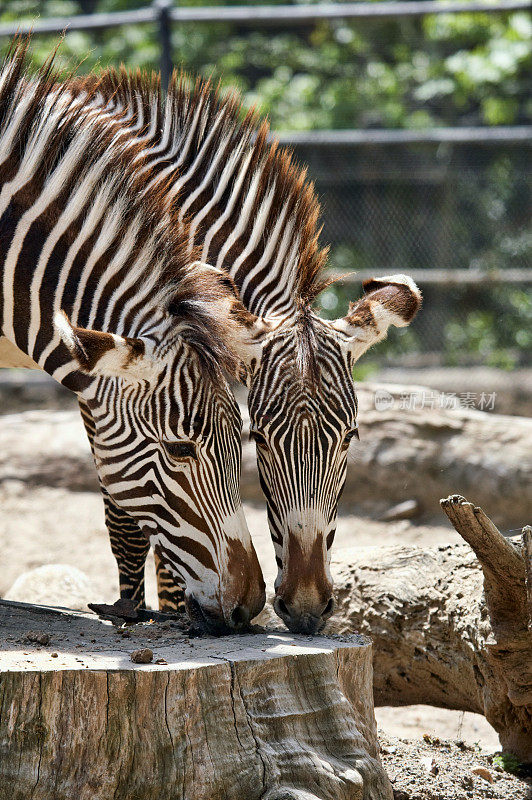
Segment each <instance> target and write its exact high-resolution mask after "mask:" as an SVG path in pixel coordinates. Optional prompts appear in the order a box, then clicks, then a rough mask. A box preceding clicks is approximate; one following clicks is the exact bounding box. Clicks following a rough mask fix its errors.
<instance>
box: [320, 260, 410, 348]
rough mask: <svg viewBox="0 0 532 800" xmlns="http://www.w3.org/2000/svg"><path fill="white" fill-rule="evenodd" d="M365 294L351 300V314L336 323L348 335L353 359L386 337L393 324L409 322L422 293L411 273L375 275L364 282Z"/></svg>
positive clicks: (348, 343) (400, 324) (341, 331)
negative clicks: (382, 276) (352, 301)
mask: <svg viewBox="0 0 532 800" xmlns="http://www.w3.org/2000/svg"><path fill="white" fill-rule="evenodd" d="M362 287H363V289H364V297H362V298H361V299H360V300H357V302H355V303H351V304H350V306H349V313H348V314H347V316H345V317H343V318H341V319H337V320H335V321H334V322H333V328H334V329H335V330H337V331H339V332H340V333H342V334H344V336H345V337H346V338H345V339H344V342H345V347H346V349H347V350H348V352H349V353H350V355H351V359H352V361H357V360H358V359H359V358H360V356H361V355H363V354H364V353H365V352H366V350H368V349H369V348H370V347H372V346H373V345H374V344H376V343H377V342H379V341H381V340H382V339H384V338H385V337H386V334H387V333H388V328H389V327H390V325H395V326H396V327H397V328H403V327H405V326H406V325H409V324H410V323H411V322H412V320H413V319H414V317H415V316H416V314H417V312H418V311H419V308H420V307H421V292H420V291H419V289H418V287H417V286H416V284H415V283H414V281H413V280H412V278H409V277H408V275H390V276H386V277H384V278H372V279H370V280H367V281H364V283H363V284H362Z"/></svg>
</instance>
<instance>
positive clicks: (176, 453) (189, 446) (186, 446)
mask: <svg viewBox="0 0 532 800" xmlns="http://www.w3.org/2000/svg"><path fill="white" fill-rule="evenodd" d="M163 444H164V448H165V450H166V452H167V453H168V455H169V456H171V457H172V458H173V459H175V460H176V461H186V460H187V459H190V458H193V459H197V457H198V454H197V452H196V445H195V444H194V443H193V442H186V441H181V442H163Z"/></svg>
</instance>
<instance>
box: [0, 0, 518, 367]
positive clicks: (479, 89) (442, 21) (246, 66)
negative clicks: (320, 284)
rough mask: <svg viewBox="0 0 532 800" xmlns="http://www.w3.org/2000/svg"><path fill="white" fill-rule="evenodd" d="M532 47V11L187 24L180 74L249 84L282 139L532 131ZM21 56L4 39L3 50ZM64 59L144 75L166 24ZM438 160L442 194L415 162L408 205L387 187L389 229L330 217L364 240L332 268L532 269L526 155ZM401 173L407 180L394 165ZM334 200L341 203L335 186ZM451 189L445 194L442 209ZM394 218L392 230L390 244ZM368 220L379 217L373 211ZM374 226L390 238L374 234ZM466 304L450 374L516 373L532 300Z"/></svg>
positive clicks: (177, 34) (66, 6)
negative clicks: (469, 162) (444, 128)
mask: <svg viewBox="0 0 532 800" xmlns="http://www.w3.org/2000/svg"><path fill="white" fill-rule="evenodd" d="M240 2H241V0H184V3H183V4H184V5H185V4H186V5H187V6H204V5H209V6H212V5H219V6H222V5H235V4H239V3H240ZM264 2H268V3H271V4H273V5H276V4H281V3H282V2H283V0H252V1H251V2H248V5H261V4H263V3H264ZM296 2H297V0H296ZM144 4H146V0H5V2H4V4H3V5H1V6H0V21H3V22H5V21H16V22H19V21H21V20H32V19H35V18H37V17H41V18H45V17H50V16H69V15H75V14H79V13H92V12H95V11H121V10H126V9H132V8H137V7H138V6H139V5H144ZM57 38H58V37H57V36H37V37H35V38H34V41H33V45H32V51H33V60H34V63H35V65H36V66H38V65H40V64H42V62H43V61H44V60H45V58H46V57H47V56H48V55H49V53H50V51H51V50H52V49H53V47H54V45H55V43H56V42H57ZM531 42H532V21H531V18H530V15H528V14H527V13H525V12H504V13H502V12H497V13H490V14H488V13H470V14H443V15H433V16H430V15H429V16H424V17H419V18H413V17H412V18H402V19H401V18H394V19H373V20H350V21H346V20H338V21H335V22H328V21H324V22H320V23H319V24H316V25H310V26H305V27H302V28H299V29H295V28H283V27H278V28H275V27H271V28H264V27H258V28H256V29H254V30H253V29H249V30H248V29H238V28H237V27H236V26H233V25H229V24H222V23H216V24H186V25H174V26H173V28H172V46H173V60H174V64H175V65H176V66H182V67H183V68H184V69H185V70H187V71H188V72H190V73H194V74H196V73H199V74H201V75H204V76H210V77H212V78H213V79H214V80H220V81H221V84H222V86H223V87H237V88H238V89H239V90H240V91H241V92H242V94H243V96H244V102H245V104H246V105H248V106H250V105H256V106H257V107H258V109H259V110H260V111H261V113H263V114H267V115H269V117H270V120H271V123H272V127H274V128H275V129H277V130H307V129H341V128H372V127H388V128H389V127H391V128H419V127H426V126H441V125H450V126H453V125H478V124H484V125H510V124H523V123H527V122H529V121H530V118H531V116H532V99H531V96H530V92H529V80H530V74H531V72H532V47H531ZM6 46H7V43H5V42H0V49H2V50H4V49H5V47H6ZM58 62H59V64H60V65H62V66H63V67H64V68H65V69H68V70H72V69H73V68H76V67H78V65H79V71H80V72H87V71H89V70H91V69H93V68H94V67H95V66H102V67H105V66H107V65H110V64H114V65H118V64H120V63H121V62H122V63H125V64H126V65H127V66H129V67H140V68H143V69H147V70H151V69H158V66H159V43H158V40H157V32H156V29H155V26H154V25H150V24H147V25H139V26H125V27H121V28H115V29H112V30H107V31H96V32H91V33H85V32H82V31H80V32H72V33H69V34H67V36H66V38H65V41H64V42H63V44H62V45H61V48H60V51H59V55H58ZM481 150H482V149H481ZM434 152H435V151H434V150H432V151H431V153H426V154H425V153H424V151H423V152H422V153H421V158H422V159H423V160H422V162H421V164H422V167H421V168H420V167H419V163H420V161H419V153H418V159H417V162H415V159H414V157H413V156H412V158H413V163H414V167H416V168H420V169H421V170H425V171H426V172H427V173H428V172H429V171H430V170H432V173H434V174H435V173H437V174H438V175H440V174H443V175H444V178H443V179H442V181H441V182H440V184H438V185H436V183H433V184H428V183H427V186H429V189H427V190H426V191H427V195H426V197H425V196H423V194H422V192H421V191H420V192H418V195H415V191H414V190H411V189H405V186H406V183H407V181H406V178H405V174H407V173H408V169H409V166H407V167H406V168H405V167H404V166H403V168H402V169H403V172H402V173H401V175H400V176H399V179H398V183H397V186H398V187H400V188H399V189H397V191H398V192H399V190H400V191H401V192H402V194H401V195H399V194H398V195H397V196H396V197H393V196H391V193H390V192H391V191H392V190H396V189H395V188H394V186H393V185H392V181H393V179H390V178H389V177H388V178H386V179H387V180H388V188H385V189H382V187H380V188H379V186H378V185H377V183H374V187H370V188H371V191H369V190H368V193H367V194H368V197H370V195H371V193H372V192H373V195H371V196H372V197H373V200H372V202H376V201H375V197H377V199H378V202H379V203H380V204H381V205H380V207H379V208H378V213H374V214H373V216H374V217H375V219H377V218H378V221H377V222H373V223H372V222H370V223H368V217H367V216H366V217H363V216H362V211H360V217H356V213H357V210H358V209H359V208H362V205H363V204H362V202H360V203H359V206H358V207H357V206H355V204H354V203H353V205H352V206H349V208H348V209H346V208H342V200H343V198H342V196H341V195H340V196H339V198H338V205H337V207H335V208H333V210H332V212H331V213H330V218H329V219H328V220H327V216H326V224H327V227H328V229H331V227H332V225H331V220H332V222H334V216H335V213H336V216H339V214H337V211H338V208H341V210H342V213H343V215H344V217H345V219H346V222H345V223H344V226H345V225H347V226H350V228H351V235H350V236H349V240H347V237H343V239H342V237H340V236H338V237H337V239H336V241H333V246H332V248H331V256H330V264H331V266H332V267H334V268H335V269H338V270H339V271H342V272H350V271H356V270H357V269H378V270H381V269H386V270H388V268H392V269H393V270H394V271H408V270H409V269H419V268H426V267H437V266H444V267H449V266H460V267H470V268H474V269H477V270H478V269H481V270H486V271H490V270H493V269H496V270H500V269H501V268H504V267H507V266H517V267H523V266H524V265H526V264H530V259H531V255H532V234H531V233H530V232H529V231H527V220H526V217H527V209H528V208H529V207H530V194H529V191H530V189H529V185H528V182H527V177H528V171H529V167H527V165H526V151H523V157H522V159H521V161H519V159H516V158H515V157H514V153H512V154H511V155H508V154H507V153H504V152H503V151H502V150H501V154H500V156H498V157H497V158H495V159H491V161H490V162H489V163H488V159H487V160H486V163H480V162H482V159H483V158H484V155H483V153H484V151H482V153H480V154H479V155H478V159H479V164H477V165H473V166H472V167H471V169H469V168H466V167H464V165H463V164H461V163H458V162H457V163H454V162H453V160H452V159H453V157H455V154H456V150H453V151H452V155H449V153H450V152H451V149H450V148H448V150H446V148H445V147H440V148H438V151H437V154H436V156H435V157H434ZM408 155H411V154H408ZM388 156H389V154H388V152H386V153H385V157H386V158H388ZM372 157H373V156H372ZM341 158H343V159H344V161H345V164H342V163H340V160H339V161H338V164H337V165H336V170H337V172H338V173H342V171H345V170H347V169H348V168H351V163H350V162H349V156H345V155H342V156H341ZM430 159H432V161H431V160H430ZM351 161H353V159H352V158H351ZM405 163H407V162H406V161H405ZM416 165H417V166H416ZM355 166H357V165H355ZM477 167H479V168H478V169H477ZM394 168H395V167H394ZM353 169H354V167H353ZM386 169H388V172H389V174H391V172H392V169H391V166H390V165H389V164H388V165H385V171H386ZM397 169H399V167H397ZM446 170H447V171H446ZM445 171H446V172H445ZM479 176H481V177H480V178H479ZM325 177H327V176H325ZM407 177H408V175H407ZM372 180H374V181H375V176H373V178H372ZM401 181H402V183H401ZM352 183H353V185H354V186H356V187H357V191H358V193H359V195H360V198H362V194H363V187H362V184H361V183H360V182H359V180H358V178H357V177H356V176H355V175H354V176H353V179H352ZM325 186H328V184H327V183H326V182H325ZM390 187H391V189H390ZM433 187H434V188H433ZM318 189H319V191H320V192H322V193H323V192H325V191H328V189H323V188H322V187H321V186H320V184H319V180H318ZM379 192H380V194H379ZM437 192H441V195H442V196H441V198H440V196H439V195H437V196H436V194H437ZM329 197H330V193H329ZM329 197H328V198H327V199H329ZM364 199H365V196H364ZM427 201H429V202H430V203H431V204H432V207H433V208H434V213H433V214H432V216H430V214H428V212H427V208H428V206H429V202H427ZM372 208H373V206H372ZM325 211H326V212H327V209H325ZM384 211H385V213H386V214H388V218H387V219H386V230H385V232H384V234H383V232H382V227H383V224H382V220H383V219H384V213H381V212H384ZM364 213H365V214H366V215H367V211H365V212H364ZM372 213H373V212H372ZM371 224H374V225H375V227H377V228H378V227H379V226H380V228H381V230H377V231H376V232H373V231H368V228H369V226H370V225H371ZM452 226H454V227H452ZM460 226H461V227H460ZM450 242H452V244H451V245H450V244H449V243H450ZM350 294H351V292H348V291H346V289H345V288H344V287H342V286H341V285H337V286H333V287H330V288H329V289H328V290H327V291H326V292H325V293H324V294H323V296H322V297H321V299H320V304H319V310H320V313H323V315H324V316H328V317H336V316H341V315H343V314H345V312H346V309H347V304H348V301H349V300H350V299H354V298H353V297H351V296H350ZM447 297H448V295H447V294H445V292H444V291H442V292H441V297H440V300H439V302H440V303H442V299H441V298H443V304H446V303H447V299H446V298H447ZM450 306H452V307H446V308H444V309H442V310H441V314H440V318H439V322H438V321H437V322H435V323H434V325H435V326H436V325H438V330H437V337H438V341H439V342H441V347H442V348H443V350H444V353H445V358H446V360H447V362H448V363H450V364H452V363H462V360H463V358H464V354H471V356H473V357H475V358H478V359H482V360H484V361H485V362H486V363H489V364H494V365H497V366H504V367H507V368H509V367H511V366H512V365H513V364H514V363H515V361H516V358H517V357H518V356H517V355H516V354H519V353H524V352H526V351H528V352H530V350H531V345H532V302H531V298H530V294H529V293H528V292H526V291H525V290H523V289H518V288H516V289H509V288H506V287H503V288H502V289H492V290H489V291H488V290H486V291H484V292H483V294H482V302H481V303H480V302H479V295H478V294H477V295H476V299H475V301H474V302H471V298H469V299H468V298H464V297H462V296H460V297H458V298H456V303H451V304H450ZM432 308H434V305H432ZM429 333H430V331H429ZM434 340H435V337H434V335H432V337H431V336H430V335H427V327H425V328H423V327H422V326H420V325H418V322H417V321H416V322H415V323H414V325H413V326H412V328H408V329H405V330H401V331H396V330H394V331H393V332H392V333H391V334H390V337H389V339H388V341H387V342H386V343H382V344H380V345H379V346H378V347H377V348H375V349H374V350H373V351H372V355H371V356H370V359H374V360H375V359H379V358H380V359H382V358H383V357H388V358H394V357H395V356H397V355H400V354H402V353H404V352H407V351H411V350H412V348H414V349H419V350H424V349H425V350H431V349H434ZM367 363H370V362H367V361H365V364H367ZM369 368H371V367H369ZM357 369H358V368H357Z"/></svg>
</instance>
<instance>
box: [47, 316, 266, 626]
mask: <svg viewBox="0 0 532 800" xmlns="http://www.w3.org/2000/svg"><path fill="white" fill-rule="evenodd" d="M185 305H186V303H181V304H180V303H179V301H177V302H174V303H173V306H172V307H171V308H170V312H171V313H170V314H169V315H168V314H167V315H166V316H165V317H164V318H163V319H161V320H160V322H159V324H156V325H154V324H153V322H152V323H151V326H150V330H149V331H145V332H143V333H140V335H139V336H137V337H134V338H131V337H129V338H124V337H121V336H117V335H115V334H110V333H102V332H100V331H95V330H88V329H86V328H81V327H78V326H75V325H73V324H71V322H70V321H69V319H68V318H67V317H66V315H65V314H63V313H62V312H60V313H58V314H56V316H55V319H54V324H55V328H56V330H57V332H58V333H59V335H60V337H61V339H62V341H63V343H64V344H65V345H66V346H67V348H68V350H69V351H70V355H71V357H72V359H73V360H74V362H75V363H76V365H77V368H78V370H80V372H79V373H76V372H74V373H73V375H74V376H75V375H76V374H79V375H80V377H81V380H83V379H85V380H86V378H85V376H86V375H89V376H91V377H92V378H93V380H92V381H90V382H89V384H88V386H86V387H85V388H82V386H78V387H72V386H70V388H77V390H78V392H79V393H80V394H81V396H82V397H83V399H84V400H85V402H86V404H87V405H88V407H89V409H90V411H91V414H92V417H93V420H94V424H95V436H94V457H95V462H96V467H97V470H98V475H99V478H100V481H101V482H102V484H103V486H104V487H105V489H106V490H107V492H108V493H109V495H110V497H111V498H112V500H113V501H114V502H115V503H116V504H117V505H118V506H119V507H121V508H122V509H124V510H125V511H126V512H127V513H128V514H129V515H130V516H131V517H133V519H134V520H135V521H136V522H137V523H138V525H139V526H140V528H141V529H142V531H143V532H144V533H145V534H146V536H147V537H149V540H150V542H151V544H152V546H153V547H154V549H155V551H156V552H157V553H158V555H159V556H160V558H161V560H162V561H163V563H164V565H165V566H166V567H167V569H169V570H170V572H171V573H172V574H173V575H174V576H175V577H176V579H177V580H178V582H180V583H182V584H184V585H185V594H186V603H187V609H188V612H189V615H190V617H191V619H192V621H193V622H194V623H195V624H196V625H197V626H198V627H200V628H202V629H205V630H207V631H209V632H211V633H222V632H226V631H227V630H230V629H236V628H241V627H243V626H245V625H246V624H247V623H248V621H249V620H250V619H251V618H253V617H254V616H256V614H258V613H259V612H260V611H261V609H262V607H263V605H264V602H265V593H264V588H265V586H264V580H263V577H262V572H261V569H260V565H259V562H258V559H257V555H256V553H255V549H254V547H253V544H252V542H251V538H250V535H249V531H248V528H247V525H246V522H245V518H244V514H243V510H242V504H241V499H240V489H239V479H240V463H241V428H242V423H241V416H240V412H239V409H238V405H237V403H236V401H235V399H234V396H233V393H232V391H231V389H230V387H229V385H228V383H227V381H226V379H225V377H224V374H223V373H222V371H221V369H220V368H219V366H218V363H220V362H221V363H223V364H224V366H226V367H228V359H227V354H228V352H229V351H227V352H224V351H223V350H222V349H220V351H219V352H218V353H216V352H215V351H213V349H212V342H209V341H208V339H207V337H206V336H204V339H203V340H202V333H201V326H199V325H198V324H197V321H198V316H201V309H200V308H198V305H196V307H195V308H194V309H193V317H194V319H191V320H189V321H188V322H183V317H184V316H186V309H185V313H184V314H183V313H182V312H183V308H182V306H185ZM218 305H220V304H218ZM180 306H181V307H180ZM208 313H209V314H211V315H212V316H213V317H215V318H216V317H218V323H219V324H220V323H223V325H224V328H225V333H226V335H227V336H229V335H230V332H231V329H232V327H235V324H236V323H235V321H234V320H232V319H230V318H223V308H222V309H221V310H220V307H218V308H216V306H215V305H213V306H212V307H211V308H210V309H209V311H208ZM189 316H190V315H189ZM176 319H179V320H180V321H179V322H178V323H176ZM211 325H212V320H211ZM209 348H210V351H209ZM217 362H218V363H217ZM236 363H237V362H236V361H235V362H234V364H235V367H236ZM229 367H230V362H229ZM83 373H84V374H83ZM74 380H75V378H74Z"/></svg>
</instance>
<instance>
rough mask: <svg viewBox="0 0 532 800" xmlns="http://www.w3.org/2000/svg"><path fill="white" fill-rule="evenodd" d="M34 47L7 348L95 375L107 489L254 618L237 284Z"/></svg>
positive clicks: (227, 609) (9, 144)
mask: <svg viewBox="0 0 532 800" xmlns="http://www.w3.org/2000/svg"><path fill="white" fill-rule="evenodd" d="M27 51H28V41H27V40H21V39H18V40H15V42H14V43H13V44H12V47H11V49H10V51H9V52H8V54H7V56H6V58H5V60H4V62H3V64H2V66H1V69H0V265H1V266H0V334H1V339H0V341H1V342H2V348H1V351H2V353H3V356H2V359H3V360H2V364H9V365H13V364H15V365H16V364H17V363H18V364H24V365H31V366H34V367H37V368H40V369H43V370H45V371H46V372H47V373H48V374H50V375H51V376H52V377H53V378H54V379H55V380H57V381H59V382H60V383H62V384H63V385H64V386H66V387H67V388H68V389H70V390H72V391H74V392H76V393H77V395H78V397H79V398H80V400H81V401H82V402H83V404H84V408H85V409H86V410H87V413H89V414H90V421H91V425H92V430H91V434H92V447H93V452H94V456H95V463H96V468H97V472H98V477H99V480H100V482H101V485H102V487H103V489H104V491H105V493H106V499H107V501H108V502H109V503H112V504H113V507H114V508H117V509H120V511H121V512H122V513H125V514H127V515H128V517H129V518H130V519H131V524H132V525H134V526H135V530H136V533H138V535H139V536H141V537H143V539H144V542H143V547H144V544H145V543H147V542H149V543H150V544H151V545H152V547H154V550H155V552H156V553H157V555H158V557H159V558H160V559H161V561H162V563H163V564H164V566H165V568H166V569H168V570H170V572H171V573H172V574H173V575H174V576H177V577H178V579H179V581H180V582H182V583H183V584H184V586H185V594H186V606H187V610H188V612H189V615H190V617H191V619H192V621H193V622H194V623H195V624H196V625H197V626H198V627H200V628H202V629H205V630H208V631H210V632H213V633H223V632H227V631H229V630H234V629H238V628H241V627H243V626H245V625H246V624H247V623H248V621H249V620H250V619H251V618H252V617H254V616H255V615H256V614H257V613H259V612H260V610H261V609H262V607H263V605H264V602H265V592H264V588H265V587H264V580H263V577H262V572H261V569H260V566H259V562H258V559H257V555H256V552H255V549H254V547H253V544H252V542H251V538H250V535H249V531H248V528H247V525H246V522H245V518H244V514H243V509H242V504H241V499H240V490H239V478H240V462H241V443H240V437H241V426H242V421H241V415H240V412H239V408H238V405H237V403H236V401H235V398H234V395H233V392H232V391H231V389H230V386H229V384H228V381H227V378H226V376H225V374H224V372H223V370H224V369H225V370H226V371H227V372H228V373H229V374H233V373H234V372H235V371H237V372H238V370H239V369H240V367H239V361H238V359H237V358H236V357H235V355H234V344H235V342H237V340H238V339H239V338H240V337H241V336H242V335H243V328H242V325H241V323H240V322H239V320H238V316H237V315H235V314H233V310H232V307H233V304H235V303H236V304H237V305H239V303H238V301H237V299H236V298H235V295H234V288H233V286H232V284H231V282H230V281H229V280H228V279H227V278H226V276H225V275H221V274H220V273H219V272H217V271H216V270H213V269H212V268H211V267H210V266H208V265H205V264H203V263H201V262H199V261H197V259H196V258H195V255H196V253H195V252H192V251H190V248H189V247H188V239H189V234H188V231H187V228H186V225H183V224H181V223H180V222H179V220H178V219H177V217H176V216H175V214H174V212H173V211H172V209H171V207H170V205H169V204H168V202H167V200H166V189H165V187H164V184H163V183H162V182H160V181H157V182H154V181H153V180H152V178H153V174H152V171H151V170H150V169H149V168H148V169H146V168H145V166H146V165H143V160H142V158H135V159H133V158H132V151H131V149H130V148H129V149H128V148H124V147H123V146H122V145H121V144H120V136H117V135H116V131H114V130H113V127H112V126H111V125H110V124H108V123H107V122H105V121H100V120H99V118H98V116H97V115H92V116H91V115H90V114H89V115H87V114H86V113H84V111H83V108H82V105H81V104H80V102H78V101H77V100H76V99H75V98H73V97H72V95H69V94H68V93H67V92H66V91H65V90H63V89H61V87H59V86H58V76H57V74H56V72H55V68H54V59H53V56H52V57H51V58H50V59H49V60H48V61H47V62H46V63H45V65H44V66H43V67H42V68H41V70H40V71H39V73H38V74H37V75H36V76H35V77H31V76H30V75H29V74H28V71H27V61H28V57H27ZM88 99H89V100H90V97H89V98H88Z"/></svg>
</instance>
